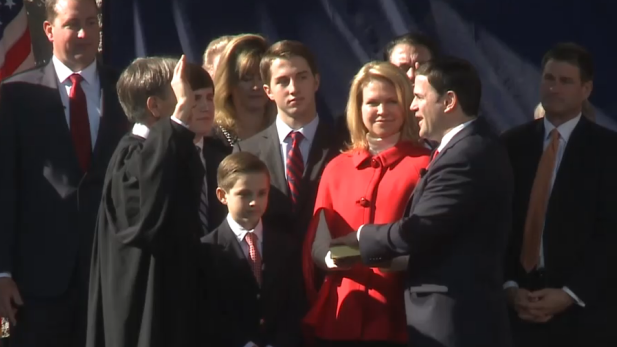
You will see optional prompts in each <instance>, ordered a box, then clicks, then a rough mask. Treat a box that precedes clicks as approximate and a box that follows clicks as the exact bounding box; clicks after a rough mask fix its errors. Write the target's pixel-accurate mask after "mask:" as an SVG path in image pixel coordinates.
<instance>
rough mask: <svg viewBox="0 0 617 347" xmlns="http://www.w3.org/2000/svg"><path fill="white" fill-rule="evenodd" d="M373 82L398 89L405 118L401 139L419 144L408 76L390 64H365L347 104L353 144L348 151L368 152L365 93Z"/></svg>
mask: <svg viewBox="0 0 617 347" xmlns="http://www.w3.org/2000/svg"><path fill="white" fill-rule="evenodd" d="M372 81H382V82H385V83H389V84H391V85H392V86H393V87H394V89H395V90H396V96H397V99H398V104H399V106H400V107H402V108H403V112H404V115H405V118H404V120H403V125H402V128H401V140H407V141H412V142H415V143H420V136H419V132H420V128H419V126H418V121H417V120H416V118H415V117H414V115H413V112H411V110H410V109H409V107H410V106H411V102H412V101H413V89H412V86H411V82H410V81H409V79H408V78H407V76H406V75H405V74H404V73H403V72H402V71H401V70H400V69H399V68H397V67H396V66H394V65H392V64H390V63H389V62H383V61H373V62H369V63H367V64H366V65H364V66H363V67H362V68H361V69H360V71H359V72H358V73H357V74H356V76H355V77H354V79H353V82H352V83H351V89H350V91H349V100H348V101H347V108H346V112H347V127H348V128H349V134H350V138H351V143H350V144H349V146H348V150H354V149H368V142H367V140H366V134H367V133H368V129H367V128H366V126H365V125H364V122H363V121H362V102H363V100H362V91H363V89H364V87H366V86H367V85H368V84H369V83H370V82H372Z"/></svg>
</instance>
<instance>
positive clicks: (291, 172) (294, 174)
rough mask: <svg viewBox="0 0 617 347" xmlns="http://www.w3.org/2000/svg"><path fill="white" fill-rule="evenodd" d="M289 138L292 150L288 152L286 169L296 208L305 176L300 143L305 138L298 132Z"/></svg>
mask: <svg viewBox="0 0 617 347" xmlns="http://www.w3.org/2000/svg"><path fill="white" fill-rule="evenodd" d="M289 137H291V149H290V150H289V152H287V163H286V165H285V166H286V168H285V169H286V174H287V184H288V185H289V192H290V194H291V201H292V202H293V207H294V208H295V207H296V204H297V203H298V197H299V196H300V182H302V175H303V174H304V160H303V159H302V153H301V152H300V142H302V140H303V139H304V136H303V135H302V133H300V132H298V131H293V132H291V133H290V134H289Z"/></svg>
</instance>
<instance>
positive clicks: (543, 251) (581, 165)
mask: <svg viewBox="0 0 617 347" xmlns="http://www.w3.org/2000/svg"><path fill="white" fill-rule="evenodd" d="M542 67H543V73H542V81H541V84H540V91H541V98H542V106H543V107H544V109H545V111H546V115H545V117H544V118H543V119H542V118H541V119H538V120H535V121H532V122H529V123H527V124H524V125H522V126H519V127H517V128H514V129H512V130H510V131H508V132H506V133H505V134H504V135H503V140H504V142H505V144H506V146H507V149H508V152H509V155H510V159H511V162H512V166H513V168H514V177H515V186H516V191H515V194H514V205H513V222H512V229H513V233H512V239H511V242H510V249H509V252H508V258H507V264H506V280H507V282H506V283H505V285H504V287H505V289H506V292H507V294H508V301H509V303H510V305H511V307H512V309H513V311H512V316H511V323H512V332H513V335H514V338H515V342H516V345H517V346H525V347H534V346H581V347H582V346H615V345H617V330H616V329H615V327H616V326H617V318H615V317H616V316H615V310H617V298H616V296H615V294H614V285H613V283H614V279H615V275H616V269H615V265H616V263H615V256H614V254H615V247H616V246H617V243H616V240H615V235H616V233H617V213H616V211H617V180H616V179H615V173H616V172H617V158H616V156H615V154H614V150H613V148H614V147H615V144H616V143H617V134H615V133H614V132H612V131H610V130H608V129H605V128H603V127H601V126H599V125H597V124H595V123H593V122H592V121H590V120H589V119H588V118H587V117H585V115H584V114H582V110H583V105H584V103H585V102H586V100H587V98H588V97H589V95H590V93H591V90H592V87H593V85H592V79H593V62H592V57H591V55H590V54H589V53H588V52H587V51H586V50H585V49H584V48H582V47H580V46H578V45H575V44H558V45H556V46H554V47H553V48H552V49H551V50H549V51H548V52H547V53H546V55H545V56H544V59H543V61H542Z"/></svg>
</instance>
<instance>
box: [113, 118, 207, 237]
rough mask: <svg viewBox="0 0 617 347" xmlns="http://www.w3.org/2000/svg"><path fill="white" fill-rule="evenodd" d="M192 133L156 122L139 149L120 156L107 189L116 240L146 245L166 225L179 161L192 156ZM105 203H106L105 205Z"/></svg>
mask: <svg viewBox="0 0 617 347" xmlns="http://www.w3.org/2000/svg"><path fill="white" fill-rule="evenodd" d="M193 138H194V134H193V133H192V132H191V131H190V130H188V129H187V128H185V127H183V126H182V125H179V124H177V123H175V122H174V121H172V120H170V119H164V120H161V121H158V122H156V123H155V124H154V125H153V126H152V127H151V129H150V133H149V135H148V138H147V139H146V140H145V141H144V142H143V143H142V145H141V146H140V147H139V148H136V149H134V150H133V151H132V152H131V153H127V155H126V156H124V157H121V158H120V161H121V162H119V163H116V165H117V167H116V168H115V169H114V171H113V172H112V174H113V178H112V179H111V186H110V187H109V191H110V193H109V194H111V201H113V202H114V203H113V206H107V211H108V217H110V218H113V219H115V223H114V224H116V229H117V230H116V236H117V238H118V239H119V240H120V242H122V243H125V244H131V245H134V246H137V247H147V246H149V245H151V243H152V242H155V241H156V239H157V238H156V236H157V235H158V234H159V232H160V231H161V230H162V229H165V228H166V227H167V228H168V227H169V226H166V225H165V224H166V221H167V218H168V217H169V215H170V213H171V209H172V208H174V207H175V206H172V201H173V199H172V196H173V194H174V192H175V187H176V183H177V180H178V179H179V178H180V177H183V175H182V173H181V172H179V171H180V170H181V168H182V167H186V165H183V163H186V161H187V160H194V159H195V158H196V154H195V150H194V148H195V147H194V146H193ZM108 205H109V204H108Z"/></svg>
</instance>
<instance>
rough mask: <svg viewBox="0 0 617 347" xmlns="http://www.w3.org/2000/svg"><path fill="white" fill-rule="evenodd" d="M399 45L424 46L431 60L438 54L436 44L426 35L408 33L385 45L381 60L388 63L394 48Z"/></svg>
mask: <svg viewBox="0 0 617 347" xmlns="http://www.w3.org/2000/svg"><path fill="white" fill-rule="evenodd" d="M400 44H407V45H410V46H424V47H426V49H428V51H429V53H431V59H434V58H437V57H438V56H439V54H440V51H439V47H438V46H437V43H435V41H434V40H433V39H432V38H430V37H429V36H428V35H425V34H422V33H408V34H403V35H400V36H397V37H395V38H394V39H392V41H390V42H388V44H386V47H385V48H384V51H383V60H385V61H390V56H391V55H392V51H393V50H394V47H396V46H397V45H400Z"/></svg>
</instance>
